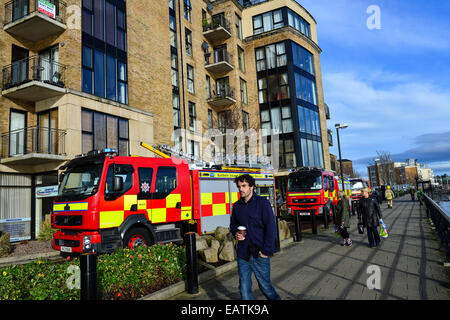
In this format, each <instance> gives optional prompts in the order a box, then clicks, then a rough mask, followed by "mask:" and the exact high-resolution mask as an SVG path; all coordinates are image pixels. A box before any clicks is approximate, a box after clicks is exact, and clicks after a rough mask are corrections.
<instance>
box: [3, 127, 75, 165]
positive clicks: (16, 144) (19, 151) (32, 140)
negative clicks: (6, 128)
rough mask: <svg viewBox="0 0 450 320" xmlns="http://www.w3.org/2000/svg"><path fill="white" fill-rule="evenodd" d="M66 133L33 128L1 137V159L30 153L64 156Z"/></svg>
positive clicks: (57, 130) (4, 134)
mask: <svg viewBox="0 0 450 320" xmlns="http://www.w3.org/2000/svg"><path fill="white" fill-rule="evenodd" d="M65 137H66V131H65V130H59V129H49V128H45V127H39V126H33V127H27V128H23V129H18V130H13V131H10V132H6V133H3V134H2V135H1V141H2V149H1V157H2V158H8V157H15V156H20V155H25V154H30V153H40V154H52V155H64V154H65Z"/></svg>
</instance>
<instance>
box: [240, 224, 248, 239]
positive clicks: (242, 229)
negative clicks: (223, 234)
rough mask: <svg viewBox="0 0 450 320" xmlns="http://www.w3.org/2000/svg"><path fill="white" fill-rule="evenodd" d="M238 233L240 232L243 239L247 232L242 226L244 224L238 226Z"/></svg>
mask: <svg viewBox="0 0 450 320" xmlns="http://www.w3.org/2000/svg"><path fill="white" fill-rule="evenodd" d="M238 233H240V234H241V235H242V236H243V237H244V239H245V235H246V234H247V228H246V227H244V226H239V227H238Z"/></svg>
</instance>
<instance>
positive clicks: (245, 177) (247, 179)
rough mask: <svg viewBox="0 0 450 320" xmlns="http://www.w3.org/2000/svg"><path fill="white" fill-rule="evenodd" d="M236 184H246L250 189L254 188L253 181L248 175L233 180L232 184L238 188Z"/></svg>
mask: <svg viewBox="0 0 450 320" xmlns="http://www.w3.org/2000/svg"><path fill="white" fill-rule="evenodd" d="M238 182H247V183H248V185H249V186H250V187H254V186H255V179H254V178H253V177H252V176H251V175H249V174H243V175H240V176H239V177H236V178H235V179H234V183H236V187H238Z"/></svg>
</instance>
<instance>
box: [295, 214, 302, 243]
mask: <svg viewBox="0 0 450 320" xmlns="http://www.w3.org/2000/svg"><path fill="white" fill-rule="evenodd" d="M294 217H295V234H296V237H295V241H296V242H300V241H302V224H301V222H300V212H296V213H295V214H294Z"/></svg>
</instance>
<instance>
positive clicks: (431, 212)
mask: <svg viewBox="0 0 450 320" xmlns="http://www.w3.org/2000/svg"><path fill="white" fill-rule="evenodd" d="M423 201H424V202H425V206H426V210H427V218H430V219H431V221H432V222H433V225H434V228H435V231H436V233H437V234H438V235H439V238H440V240H441V248H444V249H445V251H446V262H447V263H450V217H449V215H447V214H446V213H445V212H444V210H443V209H442V208H441V207H440V206H439V203H436V202H435V201H434V200H433V199H432V198H430V197H429V196H428V195H427V194H424V196H423Z"/></svg>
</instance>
